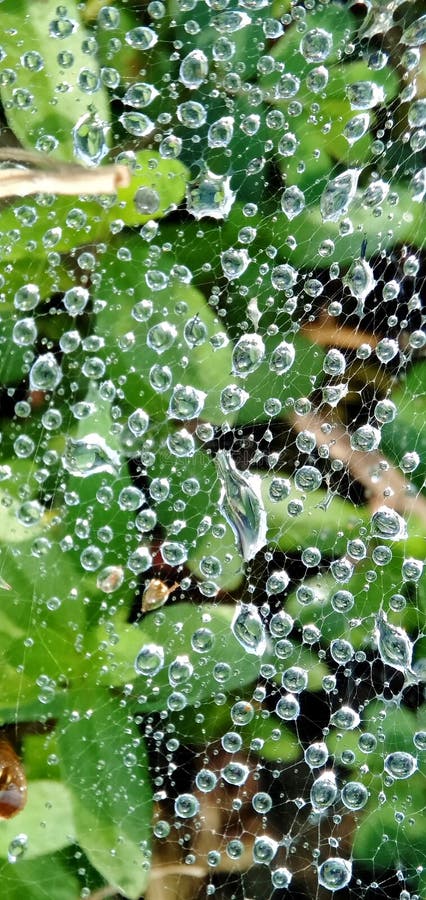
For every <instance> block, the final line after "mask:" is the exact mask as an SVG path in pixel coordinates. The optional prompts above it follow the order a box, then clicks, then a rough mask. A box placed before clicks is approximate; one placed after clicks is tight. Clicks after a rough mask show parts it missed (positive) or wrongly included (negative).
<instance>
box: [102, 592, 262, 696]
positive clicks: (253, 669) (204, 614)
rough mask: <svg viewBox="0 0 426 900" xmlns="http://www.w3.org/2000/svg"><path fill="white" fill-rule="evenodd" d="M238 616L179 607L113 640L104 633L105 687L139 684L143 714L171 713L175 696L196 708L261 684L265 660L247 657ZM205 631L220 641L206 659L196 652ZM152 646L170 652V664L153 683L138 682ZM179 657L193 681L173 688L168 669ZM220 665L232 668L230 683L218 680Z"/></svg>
mask: <svg viewBox="0 0 426 900" xmlns="http://www.w3.org/2000/svg"><path fill="white" fill-rule="evenodd" d="M234 613H235V607H234V606H231V605H228V604H222V605H220V606H210V605H208V604H204V603H203V604H201V605H200V606H193V605H191V604H189V603H179V604H177V605H176V606H167V607H166V608H165V609H164V610H162V611H161V612H157V613H155V612H152V613H149V614H148V615H146V616H145V617H144V618H143V619H142V621H141V622H140V623H139V624H135V625H126V626H124V627H123V626H119V627H118V626H117V627H116V629H115V633H114V635H112V636H110V637H109V636H108V634H105V632H104V631H101V632H100V633H99V637H100V645H99V646H100V660H99V665H98V666H96V669H97V670H99V672H100V681H101V682H102V683H103V684H106V685H109V686H115V685H122V684H124V683H127V682H130V683H133V685H134V691H133V696H134V697H135V700H134V703H136V707H137V709H138V711H140V712H151V711H152V710H160V709H166V707H167V700H168V698H169V696H170V694H171V692H172V691H174V690H179V691H180V692H181V693H183V694H184V695H185V698H186V701H187V704H189V705H193V704H194V703H195V702H196V701H197V700H207V699H209V700H210V699H213V698H214V697H215V695H216V694H217V693H218V692H221V691H233V690H236V689H237V688H240V687H242V686H243V685H244V684H250V683H251V682H252V681H255V680H256V678H257V676H258V674H259V669H260V665H261V662H262V660H261V658H259V657H258V656H255V655H253V654H249V653H247V652H246V651H245V650H244V648H243V647H242V646H241V644H240V643H239V642H238V640H237V638H236V637H234V634H233V632H232V631H231V622H232V619H233V617H234ZM200 628H208V629H209V630H210V631H211V632H212V634H213V638H214V643H213V648H212V649H209V650H208V652H206V653H201V654H200V653H199V652H197V651H196V650H194V649H193V647H192V639H193V636H194V633H195V632H196V631H198V630H199V629H200ZM146 644H155V645H156V646H158V647H161V648H162V650H163V651H164V664H163V665H162V667H161V669H160V671H159V672H158V673H157V674H155V675H153V676H151V677H150V678H147V677H146V676H139V677H137V676H136V672H135V661H136V657H137V656H138V654H139V652H140V650H141V649H142V647H144V646H145V645H146ZM177 656H187V657H188V660H189V663H190V665H192V667H193V675H192V676H191V677H190V678H189V679H188V680H186V681H185V682H184V683H182V684H179V685H178V686H177V687H172V686H171V684H170V681H169V676H168V668H169V666H170V664H171V663H172V662H174V660H175V659H176V657H177ZM220 660H224V661H226V662H227V663H228V665H229V666H230V673H229V678H228V679H227V680H226V681H224V682H222V681H217V679H216V678H215V672H214V669H215V665H216V662H217V661H220ZM135 676H136V677H135ZM136 698H137V700H136Z"/></svg>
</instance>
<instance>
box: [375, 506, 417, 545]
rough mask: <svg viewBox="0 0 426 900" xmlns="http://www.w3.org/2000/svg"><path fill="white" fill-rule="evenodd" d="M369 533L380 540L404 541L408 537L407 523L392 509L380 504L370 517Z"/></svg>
mask: <svg viewBox="0 0 426 900" xmlns="http://www.w3.org/2000/svg"><path fill="white" fill-rule="evenodd" d="M371 534H372V536H373V537H378V538H381V539H382V540H383V539H385V540H388V541H404V540H406V538H407V537H408V532H407V523H406V522H405V519H403V518H402V516H400V515H399V513H397V512H396V511H395V510H394V509H390V508H389V507H388V506H381V507H380V508H379V509H378V510H376V512H375V513H373V516H372V518H371Z"/></svg>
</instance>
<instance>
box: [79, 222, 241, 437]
mask: <svg viewBox="0 0 426 900" xmlns="http://www.w3.org/2000/svg"><path fill="white" fill-rule="evenodd" d="M126 247H127V250H128V251H129V253H130V254H131V259H130V261H126V262H123V261H121V260H120V259H118V258H117V257H115V258H114V257H113V256H112V257H110V258H109V259H108V260H107V264H106V267H105V274H104V277H103V279H102V284H101V285H100V287H99V291H98V293H99V297H100V298H101V299H102V300H103V301H104V304H105V305H104V308H103V310H102V312H100V313H99V315H98V320H97V327H96V331H97V334H98V335H99V336H101V337H103V338H104V340H105V350H104V351H103V353H104V354H105V356H106V357H107V358H108V360H109V375H110V377H111V378H113V379H114V380H116V379H118V378H121V381H122V382H123V384H122V391H123V393H124V396H125V399H126V401H127V403H128V404H130V406H131V407H132V408H134V407H139V406H142V407H143V408H144V410H145V411H146V412H147V413H148V414H149V415H150V416H151V417H152V418H153V419H154V420H156V421H157V422H159V421H160V422H162V421H163V420H164V417H165V416H166V414H167V409H168V406H169V402H170V397H171V394H172V389H173V388H174V387H175V386H176V385H177V384H182V385H189V386H192V387H195V388H196V389H197V390H199V391H203V392H204V393H205V394H206V397H205V402H204V405H203V407H202V413H201V415H202V418H203V419H205V420H207V421H210V422H213V423H221V422H223V421H224V420H225V419H226V420H227V421H228V422H229V420H230V417H229V416H225V414H224V413H223V412H222V410H221V408H220V394H221V391H222V389H223V388H224V387H226V386H227V385H228V384H229V382H230V379H231V376H230V372H231V347H230V345H229V344H226V335H225V336H224V342H225V346H222V347H221V348H220V349H217V350H215V349H213V346H212V343H211V340H212V339H213V340H214V337H215V336H216V335H218V334H219V333H223V331H224V329H223V326H222V323H221V322H220V320H218V319H217V318H216V317H215V315H214V313H213V311H212V310H210V308H209V306H208V304H207V301H206V299H205V297H204V295H203V294H202V293H201V292H200V291H198V290H197V289H196V288H194V287H192V285H190V284H186V283H183V282H180V281H178V280H177V276H175V277H173V272H172V273H170V275H168V274H167V272H168V266H167V265H166V270H165V273H164V274H163V270H162V267H161V265H160V266H157V267H156V269H154V268H153V267H152V266H150V264H149V262H148V260H147V249H146V247H144V245H143V244H142V242H141V240H140V238H139V237H138V238H136V237H134V236H132V237H129V240H128V241H127V242H126ZM165 263H166V261H165ZM160 270H161V271H160ZM158 279H161V280H162V282H163V286H162V289H161V290H160V289H155V287H150V286H149V285H150V284H153V283H154V282H155V281H156V280H158ZM141 297H143V300H144V301H145V302H147V301H148V302H150V303H152V307H153V308H152V313H151V314H150V315H149V317H147V318H146V319H143V318H142V317H143V315H144V313H143V310H139V307H138V302H139V300H140V298H141ZM165 321H166V322H167V324H168V327H172V328H173V329H175V332H176V334H175V337H174V338H173V343H172V344H171V346H170V347H168V348H167V349H164V350H163V352H161V354H160V353H158V352H157V350H155V349H154V348H153V346H152V338H151V337H150V330H151V329H152V328H153V327H154V326H158V325H159V324H160V323H162V322H165ZM191 321H192V322H193V323H194V327H195V325H196V323H197V322H198V321H199V322H200V323H202V325H203V326H204V327H205V329H206V334H205V339H204V340H203V342H202V343H200V344H198V345H197V346H192V345H191V336H190V335H189V343H188V342H187V340H186V339H185V337H184V330H185V327H186V328H191ZM185 333H186V332H185ZM158 365H161V366H166V367H167V366H168V367H169V368H170V370H171V373H172V382H171V386H170V388H168V389H167V390H165V391H164V392H159V391H156V390H155V389H154V388H153V387H152V386H151V384H150V371H151V369H152V367H153V366H158Z"/></svg>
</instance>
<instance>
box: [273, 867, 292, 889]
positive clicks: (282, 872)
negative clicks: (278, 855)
mask: <svg viewBox="0 0 426 900" xmlns="http://www.w3.org/2000/svg"><path fill="white" fill-rule="evenodd" d="M292 877H293V876H292V874H291V872H290V871H289V870H288V869H286V868H285V866H281V867H280V868H279V869H275V870H274V871H273V872H272V874H271V882H272V885H273V887H274V888H288V887H290V882H291V879H292Z"/></svg>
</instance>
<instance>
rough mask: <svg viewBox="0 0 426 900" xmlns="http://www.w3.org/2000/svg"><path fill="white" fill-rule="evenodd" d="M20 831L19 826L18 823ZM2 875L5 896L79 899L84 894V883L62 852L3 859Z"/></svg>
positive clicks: (19, 899) (18, 899) (10, 899)
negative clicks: (61, 854)
mask: <svg viewBox="0 0 426 900" xmlns="http://www.w3.org/2000/svg"><path fill="white" fill-rule="evenodd" d="M43 812H45V810H44V811H43ZM43 817H44V816H42V818H43ZM1 824H3V823H1ZM17 834H19V827H17V826H16V825H15V835H17ZM0 879H1V890H2V897H3V900H22V898H23V897H25V900H48V898H53V897H54V898H55V900H76V897H79V896H80V890H81V884H80V883H79V881H78V878H77V877H76V875H74V874H73V872H72V870H71V869H70V868H69V866H67V865H66V864H65V862H64V861H63V859H62V858H61V856H60V854H57V855H54V854H52V853H49V854H47V855H46V856H38V857H35V858H34V859H29V860H26V859H25V857H24V858H23V859H20V860H19V862H18V863H9V862H4V861H3V862H1V863H0Z"/></svg>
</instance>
